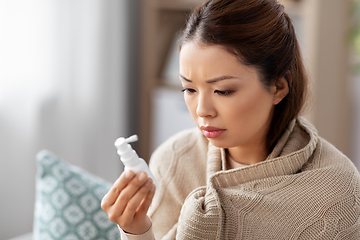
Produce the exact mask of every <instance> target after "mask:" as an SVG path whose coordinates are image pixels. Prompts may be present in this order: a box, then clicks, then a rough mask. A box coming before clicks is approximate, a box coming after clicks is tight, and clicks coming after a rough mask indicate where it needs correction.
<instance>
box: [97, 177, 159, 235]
mask: <svg viewBox="0 0 360 240" xmlns="http://www.w3.org/2000/svg"><path fill="white" fill-rule="evenodd" d="M154 194H155V185H154V184H153V182H152V180H151V178H148V177H147V175H146V173H144V172H140V173H138V174H134V173H133V172H132V171H125V172H123V173H122V174H121V175H120V177H119V178H118V179H117V180H116V181H115V183H114V185H113V186H112V188H111V189H110V190H109V192H108V193H107V194H106V195H105V196H104V198H103V199H102V201H101V208H102V209H103V210H104V211H105V212H106V213H107V214H108V217H109V219H110V221H112V222H115V223H117V224H118V225H119V226H120V227H121V229H122V230H124V231H125V232H127V233H131V234H135V235H140V234H143V233H145V232H146V231H148V230H149V229H150V227H151V219H150V218H149V217H148V216H147V215H146V213H147V211H148V209H149V207H150V204H151V202H152V199H153V197H154Z"/></svg>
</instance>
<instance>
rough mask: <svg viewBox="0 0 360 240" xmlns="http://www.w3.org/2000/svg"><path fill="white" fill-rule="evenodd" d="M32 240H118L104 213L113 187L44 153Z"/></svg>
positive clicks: (39, 160)
mask: <svg viewBox="0 0 360 240" xmlns="http://www.w3.org/2000/svg"><path fill="white" fill-rule="evenodd" d="M36 160H37V176H36V201H35V214H34V228H33V234H34V235H33V240H57V239H59V240H60V239H61V240H90V239H94V240H95V239H96V240H105V239H107V240H115V239H116V240H119V239H120V233H119V230H118V228H117V225H116V224H115V223H112V222H111V221H110V220H109V219H108V217H107V214H106V213H105V212H104V211H103V210H102V209H101V207H100V202H101V199H102V197H103V196H104V195H105V194H106V193H107V191H108V190H109V189H110V187H111V184H110V183H109V182H107V181H105V180H103V179H101V178H99V177H97V176H94V175H92V174H90V173H88V172H86V171H85V170H83V169H81V168H79V167H76V166H73V165H70V164H68V163H66V162H64V161H62V160H61V159H60V158H59V157H57V156H56V155H54V154H53V153H51V152H49V151H46V150H43V151H41V152H39V153H38V154H37V157H36Z"/></svg>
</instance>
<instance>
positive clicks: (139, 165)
mask: <svg viewBox="0 0 360 240" xmlns="http://www.w3.org/2000/svg"><path fill="white" fill-rule="evenodd" d="M137 140H138V136H137V135H132V136H131V137H128V138H123V137H121V138H118V139H116V141H115V147H116V148H117V153H118V154H119V156H120V159H121V161H122V163H123V164H124V166H125V171H126V170H131V171H133V172H134V173H138V172H145V173H146V174H147V175H148V177H149V178H151V179H152V180H153V183H154V184H155V186H156V187H157V183H156V181H155V178H154V176H153V175H152V173H151V172H150V169H149V167H148V165H147V164H146V162H145V160H144V159H142V158H139V156H138V155H137V153H136V152H135V150H133V149H132V147H131V145H130V144H129V143H131V142H136V141H137Z"/></svg>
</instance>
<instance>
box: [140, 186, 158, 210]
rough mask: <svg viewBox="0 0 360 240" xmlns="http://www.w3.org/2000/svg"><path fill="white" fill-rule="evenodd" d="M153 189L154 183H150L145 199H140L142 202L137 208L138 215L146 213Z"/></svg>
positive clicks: (152, 195)
mask: <svg viewBox="0 0 360 240" xmlns="http://www.w3.org/2000/svg"><path fill="white" fill-rule="evenodd" d="M155 190H156V187H155V185H154V184H152V185H151V187H150V191H149V192H148V194H147V195H146V197H145V199H144V200H143V201H142V203H141V204H140V207H139V208H138V209H137V211H136V212H137V214H139V215H146V214H147V212H148V210H149V207H150V205H151V203H152V200H153V198H154V195H155Z"/></svg>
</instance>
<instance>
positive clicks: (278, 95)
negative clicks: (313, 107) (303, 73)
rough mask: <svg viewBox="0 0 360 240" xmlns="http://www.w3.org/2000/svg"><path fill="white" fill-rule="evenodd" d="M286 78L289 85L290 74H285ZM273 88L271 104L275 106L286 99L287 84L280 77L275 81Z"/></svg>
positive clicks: (283, 78)
mask: <svg viewBox="0 0 360 240" xmlns="http://www.w3.org/2000/svg"><path fill="white" fill-rule="evenodd" d="M287 77H288V78H289V82H290V83H291V81H292V79H291V74H287ZM273 88H274V90H273V91H272V92H273V104H274V105H277V104H279V103H280V102H281V100H283V99H284V97H286V95H288V93H289V83H288V81H287V80H286V79H285V77H281V78H279V79H278V80H277V81H276V83H275V85H274V86H273Z"/></svg>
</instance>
